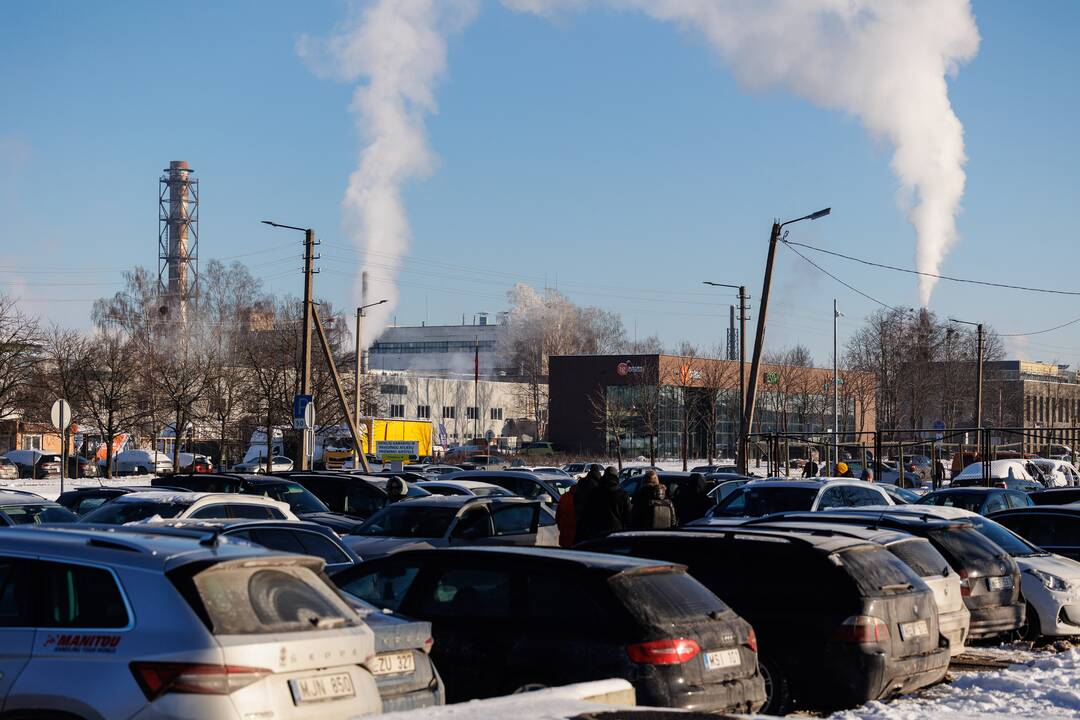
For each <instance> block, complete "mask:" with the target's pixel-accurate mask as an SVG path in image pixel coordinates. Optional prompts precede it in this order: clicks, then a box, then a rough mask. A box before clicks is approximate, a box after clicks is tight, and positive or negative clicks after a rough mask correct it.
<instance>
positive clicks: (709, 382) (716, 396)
mask: <svg viewBox="0 0 1080 720" xmlns="http://www.w3.org/2000/svg"><path fill="white" fill-rule="evenodd" d="M710 354H711V358H709V360H707V361H706V362H702V363H701V368H700V382H699V385H700V386H701V387H702V388H703V389H704V390H705V392H706V393H707V395H706V398H705V409H704V415H705V421H706V423H707V424H708V437H709V440H708V450H707V455H708V461H709V464H710V465H712V461H713V455H714V454H715V453H716V447H717V442H716V439H717V433H716V428H717V426H719V424H720V420H721V418H722V417H723V415H724V413H725V408H727V407H728V403H730V402H731V400H732V399H733V393H732V390H735V396H736V397H737V391H738V387H739V364H738V363H737V362H732V361H728V360H723V359H722V358H723V357H724V348H713V350H712V352H711V353H710Z"/></svg>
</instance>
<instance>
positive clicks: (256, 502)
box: [80, 490, 300, 525]
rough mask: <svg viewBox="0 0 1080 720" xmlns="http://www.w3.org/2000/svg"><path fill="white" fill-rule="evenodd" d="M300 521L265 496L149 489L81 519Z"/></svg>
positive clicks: (115, 521)
mask: <svg viewBox="0 0 1080 720" xmlns="http://www.w3.org/2000/svg"><path fill="white" fill-rule="evenodd" d="M188 518H191V519H194V520H209V519H215V520H223V519H236V518H243V519H246V520H299V519H300V518H298V517H296V515H294V514H293V511H292V510H291V509H290V508H289V505H288V504H287V503H283V502H281V501H279V500H271V499H270V498H268V497H263V496H262V495H246V494H240V493H200V492H178V491H175V490H147V491H144V492H133V493H128V494H126V495H120V496H118V497H115V498H113V499H112V500H110V501H108V502H106V503H105V504H104V505H101V506H100V507H98V508H97V509H95V510H92V511H90V512H89V513H87V514H86V515H83V516H82V518H81V520H80V522H85V523H99V524H103V525H124V524H127V523H132V522H141V521H147V520H167V519H175V520H186V519H188Z"/></svg>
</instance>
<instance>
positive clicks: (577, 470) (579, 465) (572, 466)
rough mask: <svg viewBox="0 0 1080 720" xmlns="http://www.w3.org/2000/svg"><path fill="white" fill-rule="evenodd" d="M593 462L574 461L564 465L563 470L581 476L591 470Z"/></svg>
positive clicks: (574, 475) (568, 473)
mask: <svg viewBox="0 0 1080 720" xmlns="http://www.w3.org/2000/svg"><path fill="white" fill-rule="evenodd" d="M592 464H593V463H591V462H572V463H566V464H565V465H563V466H562V471H563V472H564V473H566V474H567V475H569V476H571V477H575V478H576V477H580V476H582V475H584V474H585V473H587V472H589V466H590V465H592Z"/></svg>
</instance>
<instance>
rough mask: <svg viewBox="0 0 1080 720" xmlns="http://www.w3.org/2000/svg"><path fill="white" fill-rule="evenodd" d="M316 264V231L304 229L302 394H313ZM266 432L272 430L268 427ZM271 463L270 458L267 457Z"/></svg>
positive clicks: (303, 455)
mask: <svg viewBox="0 0 1080 720" xmlns="http://www.w3.org/2000/svg"><path fill="white" fill-rule="evenodd" d="M314 264H315V231H314V230H312V229H311V228H308V229H306V230H304V330H303V332H304V334H303V337H302V342H303V344H302V346H301V347H302V350H301V352H302V354H303V358H304V374H303V378H302V379H301V382H300V394H301V395H311V316H312V315H313V314H314V312H315V307H314V305H313V304H312V297H311V293H312V288H311V286H312V277H311V276H312V275H313V274H314V272H315V270H314V267H313V266H314ZM266 432H267V433H269V432H271V430H270V428H266ZM308 436H309V432H308V430H307V429H305V430H304V432H303V433H302V434H301V435H300V469H301V470H309V469H310V468H309V467H308V455H309V454H310V452H311V448H309V447H308ZM267 463H268V464H269V463H270V458H267Z"/></svg>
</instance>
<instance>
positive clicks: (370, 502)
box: [282, 472, 431, 521]
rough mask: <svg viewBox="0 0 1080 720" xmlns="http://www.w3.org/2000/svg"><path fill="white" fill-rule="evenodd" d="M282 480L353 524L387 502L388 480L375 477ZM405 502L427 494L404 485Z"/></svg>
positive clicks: (299, 475)
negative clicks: (405, 492) (405, 489)
mask: <svg viewBox="0 0 1080 720" xmlns="http://www.w3.org/2000/svg"><path fill="white" fill-rule="evenodd" d="M282 477H287V478H288V479H290V480H293V481H295V482H298V483H300V484H301V485H303V486H304V487H305V488H307V489H308V490H310V491H311V493H312V494H313V495H314V496H315V497H317V498H319V500H321V501H322V502H323V504H324V505H326V507H328V508H330V511H331V512H335V513H341V514H342V515H345V516H347V517H349V518H350V519H354V520H361V521H363V520H367V519H368V518H369V517H371V516H372V515H374V514H375V513H376V512H378V511H379V510H381V509H382V508H383V507H385V506H386V505H387V504H389V502H390V496H389V495H388V494H387V492H386V487H387V484H388V483H389V482H390V478H389V477H387V476H379V475H361V474H357V473H340V472H339V473H335V472H308V473H305V472H291V473H286V474H285V475H283V476H282ZM407 492H408V494H407V495H406V498H407V499H409V500H410V501H411V500H412V499H415V498H420V497H427V496H428V495H430V494H431V493H429V492H428V491H427V490H425V489H423V488H422V487H420V486H419V485H417V484H416V483H408V488H407Z"/></svg>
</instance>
